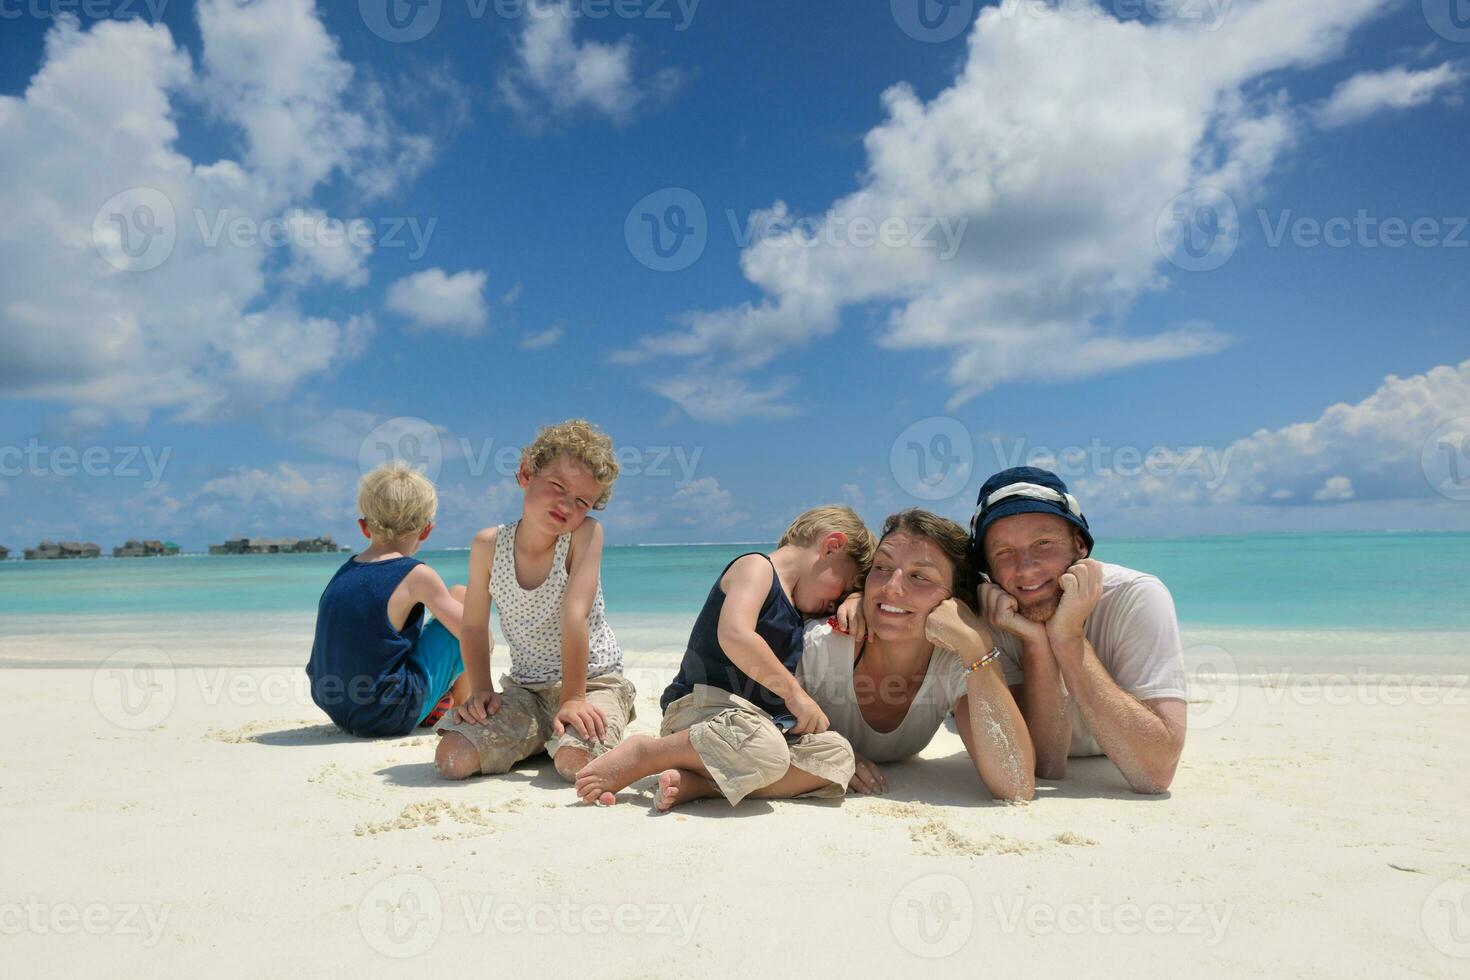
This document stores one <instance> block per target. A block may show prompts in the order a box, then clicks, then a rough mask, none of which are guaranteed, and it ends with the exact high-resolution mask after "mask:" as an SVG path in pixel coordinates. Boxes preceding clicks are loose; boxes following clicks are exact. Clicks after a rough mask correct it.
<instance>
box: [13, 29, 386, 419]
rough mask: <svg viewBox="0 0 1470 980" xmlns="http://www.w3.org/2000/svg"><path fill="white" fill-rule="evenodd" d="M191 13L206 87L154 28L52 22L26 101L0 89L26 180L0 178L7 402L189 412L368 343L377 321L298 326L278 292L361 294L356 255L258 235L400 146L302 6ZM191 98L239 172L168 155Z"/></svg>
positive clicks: (280, 382) (212, 407)
mask: <svg viewBox="0 0 1470 980" xmlns="http://www.w3.org/2000/svg"><path fill="white" fill-rule="evenodd" d="M198 16H199V25H200V35H201V38H202V41H203V51H204V55H203V62H202V72H200V73H199V74H196V72H195V69H194V65H193V64H192V62H191V59H190V58H189V55H188V54H187V52H186V51H185V50H184V49H183V48H182V47H180V46H178V45H176V44H175V42H174V39H173V36H172V35H171V33H170V31H169V29H168V28H167V27H165V26H163V25H161V24H148V23H146V22H144V21H143V20H141V19H134V20H117V21H100V22H97V23H95V24H94V25H92V26H91V27H90V29H88V30H85V31H84V30H82V29H81V27H80V25H79V23H78V21H77V20H76V18H74V17H69V16H62V17H59V18H58V19H57V20H56V22H55V24H54V25H53V26H52V28H51V29H50V30H49V31H48V33H47V35H46V42H45V51H44V57H43V60H42V64H41V67H40V69H39V70H38V71H37V72H36V74H35V76H34V77H33V78H31V80H30V83H29V85H28V86H27V88H26V91H25V93H24V95H23V96H21V97H19V98H17V97H6V96H0V172H5V173H12V174H24V175H25V179H24V180H23V181H19V180H12V181H9V182H7V183H6V184H5V185H4V186H0V213H4V214H5V216H6V220H5V221H4V222H3V223H0V342H3V346H4V349H5V352H6V356H5V358H4V360H3V363H0V395H3V396H8V397H23V398H36V399H45V400H51V401H59V402H62V403H65V404H67V405H68V407H70V408H71V409H73V410H75V411H79V412H82V413H87V414H89V415H90V416H91V417H93V418H101V417H103V416H112V417H122V418H125V419H128V420H130V421H133V422H141V421H143V420H144V419H146V418H147V417H148V415H149V414H150V413H152V412H155V411H160V410H161V411H168V412H172V413H173V414H174V416H175V417H179V418H185V419H202V418H205V417H209V416H211V415H216V414H219V413H220V412H221V411H223V410H224V406H226V405H227V404H229V403H232V402H234V401H236V400H243V401H245V402H250V401H257V400H261V399H264V398H271V397H279V396H281V395H283V394H285V393H286V392H287V391H288V390H290V388H291V387H292V386H293V385H294V384H296V383H298V382H300V380H301V379H302V378H304V377H306V376H307V375H310V374H314V373H319V372H322V371H325V370H329V369H330V368H331V367H333V366H334V365H335V364H337V363H339V362H340V361H342V360H343V359H345V358H348V357H352V356H355V355H356V354H357V353H359V352H360V351H361V349H362V346H363V342H364V339H365V338H366V336H367V335H368V334H369V333H370V331H371V320H370V319H368V318H366V317H361V316H359V317H347V318H345V319H333V318H327V317H319V316H310V315H306V314H305V313H303V312H302V311H301V310H300V309H299V308H298V306H297V300H296V299H295V294H296V288H287V289H284V290H283V289H281V288H280V287H281V286H282V285H283V284H284V285H286V286H288V287H300V286H302V285H304V284H306V283H309V282H314V281H327V282H333V283H340V284H343V285H349V286H351V285H359V284H361V282H362V280H363V278H364V276H365V271H364V267H363V259H364V250H362V249H349V250H346V251H334V250H331V249H327V250H323V251H311V250H310V249H309V248H308V249H296V248H294V247H290V246H287V247H284V248H273V247H272V246H271V245H270V244H268V243H267V242H266V241H265V240H263V238H264V236H263V235H262V232H263V231H264V230H265V229H267V228H268V227H269V224H270V222H272V221H281V220H282V219H283V218H286V217H287V216H294V220H296V221H298V222H299V221H302V220H306V219H308V216H311V215H321V214H322V212H321V211H320V210H318V209H312V208H310V207H309V202H307V201H305V200H302V199H303V198H305V197H306V196H307V195H309V194H310V193H311V192H312V191H313V189H314V188H316V187H317V186H318V184H319V183H320V182H322V181H324V180H326V179H328V178H329V177H330V176H331V175H333V174H335V173H344V174H347V175H349V176H351V175H352V174H354V173H356V172H357V168H358V167H359V165H360V164H361V163H362V162H363V161H365V160H367V159H368V158H370V157H373V156H374V155H375V154H377V153H378V151H379V150H380V149H381V148H382V147H384V146H389V145H390V144H392V143H394V141H395V140H396V139H397V137H396V136H395V134H394V132H393V130H392V128H391V126H389V125H388V123H387V121H386V120H385V119H383V118H382V117H381V115H380V114H374V113H372V112H369V113H367V114H362V113H359V112H356V111H354V110H351V109H349V108H347V106H348V104H349V100H350V99H352V98H355V90H354V88H353V86H352V85H350V84H349V83H351V81H352V71H351V68H350V66H348V65H346V63H345V62H343V61H342V60H341V59H340V57H339V56H338V54H337V50H336V45H335V42H333V41H332V39H331V38H330V37H329V36H328V35H327V34H326V33H325V30H324V29H323V27H322V25H321V23H320V21H319V20H318V19H317V17H316V14H315V12H314V8H313V7H312V5H311V4H310V3H309V2H306V0H260V2H256V3H249V4H244V3H240V2H237V0H202V2H201V3H200V4H199V6H198ZM195 99H199V100H202V101H203V104H204V105H205V106H206V108H208V109H209V110H211V111H212V112H213V114H214V115H215V116H216V117H217V119H218V120H219V121H220V122H221V123H223V124H224V129H225V130H226V131H237V132H238V133H239V134H240V136H241V137H242V140H243V145H242V148H243V157H242V159H241V160H240V161H236V160H230V159H222V160H218V161H215V162H211V163H207V164H206V163H199V162H196V161H194V160H191V159H190V158H189V157H187V156H185V155H183V154H182V153H181V152H180V151H179V149H178V143H179V139H180V134H179V131H178V127H177V121H176V108H177V106H178V105H180V104H183V103H184V102H185V101H187V100H195ZM99 161H105V166H99ZM236 225H240V226H243V227H245V228H246V229H247V230H248V234H249V235H250V236H251V237H249V238H246V239H244V240H240V239H239V238H237V237H236V236H235V235H234V234H233V232H231V231H230V230H229V229H231V228H233V227H234V226H236ZM287 225H288V226H289V221H287ZM170 232H172V235H173V237H172V239H171V238H170ZM170 241H171V242H172V244H171V246H170V244H169V243H170ZM129 247H132V248H133V254H129V252H128V248H129ZM283 352H289V353H288V354H286V355H284V356H283Z"/></svg>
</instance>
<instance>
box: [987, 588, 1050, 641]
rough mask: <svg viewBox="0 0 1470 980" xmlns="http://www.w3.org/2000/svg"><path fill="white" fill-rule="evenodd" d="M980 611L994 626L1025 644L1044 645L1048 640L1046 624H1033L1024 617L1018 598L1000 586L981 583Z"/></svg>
mask: <svg viewBox="0 0 1470 980" xmlns="http://www.w3.org/2000/svg"><path fill="white" fill-rule="evenodd" d="M980 610H981V612H983V613H984V614H985V619H986V621H987V622H989V623H990V624H991V625H992V626H995V627H997V628H998V629H1003V630H1005V631H1006V632H1007V633H1010V634H1011V635H1012V636H1015V637H1017V638H1019V639H1020V641H1021V642H1022V643H1023V644H1036V643H1043V642H1045V640H1046V624H1045V623H1033V622H1032V621H1031V620H1029V619H1027V618H1026V617H1025V616H1022V615H1021V613H1020V604H1019V603H1017V602H1016V597H1015V596H1013V595H1011V594H1010V593H1009V592H1007V591H1006V590H1005V589H1002V588H1001V587H1000V586H998V585H993V584H991V583H990V582H982V583H980Z"/></svg>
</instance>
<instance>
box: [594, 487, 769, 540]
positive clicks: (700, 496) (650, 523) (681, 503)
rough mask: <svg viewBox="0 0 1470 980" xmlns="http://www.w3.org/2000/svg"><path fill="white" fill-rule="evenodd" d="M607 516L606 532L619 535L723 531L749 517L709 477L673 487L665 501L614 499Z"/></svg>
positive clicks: (733, 499) (733, 498)
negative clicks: (695, 530)
mask: <svg viewBox="0 0 1470 980" xmlns="http://www.w3.org/2000/svg"><path fill="white" fill-rule="evenodd" d="M607 513H608V516H607V518H606V521H607V524H608V528H609V530H616V531H619V532H627V531H647V530H654V529H659V530H672V529H674V528H704V529H708V530H712V531H714V530H724V529H725V528H730V527H734V526H735V525H737V524H740V523H741V522H742V521H745V520H747V519H748V518H749V516H750V515H749V514H747V513H746V512H745V511H743V510H741V509H740V507H739V506H738V504H737V503H736V500H735V495H734V494H732V493H731V492H730V491H728V490H726V489H725V488H724V487H722V486H720V481H719V480H717V479H716V478H715V477H712V476H706V477H700V478H699V479H697V480H693V481H691V482H689V483H687V484H685V485H683V486H676V487H675V488H674V490H673V492H672V493H670V494H669V495H668V496H666V497H658V496H652V495H645V496H642V497H639V498H636V499H631V500H630V499H626V498H623V497H617V496H614V498H613V504H612V505H611V507H610V509H609V510H608V512H607ZM696 537H697V538H698V534H697V533H696ZM704 540H708V539H707V538H705V539H704Z"/></svg>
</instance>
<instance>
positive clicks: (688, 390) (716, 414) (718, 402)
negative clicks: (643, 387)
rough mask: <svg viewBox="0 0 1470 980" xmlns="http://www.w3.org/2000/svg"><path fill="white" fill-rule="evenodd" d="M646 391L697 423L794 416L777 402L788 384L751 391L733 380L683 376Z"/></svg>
mask: <svg viewBox="0 0 1470 980" xmlns="http://www.w3.org/2000/svg"><path fill="white" fill-rule="evenodd" d="M649 387H650V388H652V389H653V390H654V391H655V392H657V393H658V394H660V395H663V396H664V397H665V398H667V399H669V400H670V401H672V402H674V403H675V404H676V405H678V406H679V407H680V408H682V409H683V410H684V411H685V413H686V414H688V415H689V417H690V418H693V419H697V420H699V421H701V422H715V423H719V424H722V425H728V424H730V423H732V422H738V421H740V420H741V419H747V418H755V419H768V420H769V419H784V418H790V417H791V416H793V415H796V414H798V413H797V410H796V409H795V408H794V407H792V406H791V405H787V404H785V403H784V402H782V401H781V400H780V399H781V397H782V396H783V395H785V394H786V392H787V391H789V390H790V389H791V382H789V381H777V382H774V383H773V384H771V385H768V386H767V387H765V388H754V387H751V386H750V385H748V384H746V383H745V382H744V381H742V380H741V379H739V378H734V377H718V376H713V375H709V376H699V377H695V376H689V375H685V376H683V377H678V378H671V379H668V380H666V381H656V382H654V383H652V384H651V385H649Z"/></svg>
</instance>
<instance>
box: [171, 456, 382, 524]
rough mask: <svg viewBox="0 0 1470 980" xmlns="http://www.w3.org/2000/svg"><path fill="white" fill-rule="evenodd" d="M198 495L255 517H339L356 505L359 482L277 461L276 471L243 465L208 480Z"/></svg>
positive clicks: (328, 518) (326, 518) (202, 498)
mask: <svg viewBox="0 0 1470 980" xmlns="http://www.w3.org/2000/svg"><path fill="white" fill-rule="evenodd" d="M197 498H199V499H200V500H206V499H207V498H217V499H219V500H220V501H224V502H228V504H229V505H230V506H231V507H232V508H234V509H235V511H236V512H237V513H238V512H240V511H245V512H248V513H249V515H250V517H251V518H252V519H257V520H258V519H259V518H261V517H264V516H266V515H267V514H276V515H279V514H293V515H297V514H304V515H308V516H311V517H315V518H318V519H324V520H330V519H338V520H340V519H341V518H342V517H343V515H345V514H347V513H348V512H350V511H352V510H353V508H354V507H355V506H356V481H355V480H352V479H349V478H348V477H347V475H346V474H338V473H332V474H323V475H321V476H318V477H316V478H315V479H313V478H311V477H308V476H306V475H304V474H303V473H301V471H300V470H299V469H297V468H296V467H293V466H290V465H288V464H286V463H278V464H277V465H276V468H275V469H274V470H262V469H258V468H255V467H248V466H240V467H237V468H236V469H234V470H232V471H231V472H229V473H228V474H226V475H224V476H220V477H215V478H214V479H212V480H208V481H206V482H205V483H204V485H203V486H201V487H200V488H199V492H198V494H197Z"/></svg>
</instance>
